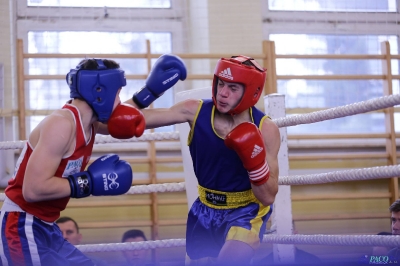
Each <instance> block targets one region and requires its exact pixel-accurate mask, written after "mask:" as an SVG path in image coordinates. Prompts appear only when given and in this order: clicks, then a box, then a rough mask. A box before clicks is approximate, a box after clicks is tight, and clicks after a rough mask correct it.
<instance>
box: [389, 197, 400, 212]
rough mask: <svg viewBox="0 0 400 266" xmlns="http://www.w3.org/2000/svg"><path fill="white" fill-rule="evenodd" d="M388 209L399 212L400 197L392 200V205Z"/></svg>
mask: <svg viewBox="0 0 400 266" xmlns="http://www.w3.org/2000/svg"><path fill="white" fill-rule="evenodd" d="M389 210H390V211H391V212H400V199H397V200H396V201H395V202H393V203H392V205H390V207H389Z"/></svg>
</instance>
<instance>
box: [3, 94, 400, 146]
mask: <svg viewBox="0 0 400 266" xmlns="http://www.w3.org/2000/svg"><path fill="white" fill-rule="evenodd" d="M399 104H400V94H395V95H389V96H383V97H379V98H376V99H372V100H368V101H363V102H358V103H353V104H348V105H344V106H339V107H334V108H330V109H326V110H322V111H317V112H312V113H309V114H301V115H293V116H287V117H282V118H278V119H274V120H273V121H274V122H275V123H276V124H277V126H278V127H288V126H295V125H300V124H311V123H315V122H321V121H324V120H329V119H334V118H340V117H345V116H350V115H355V114H361V113H366V112H370V111H375V110H379V109H383V108H388V107H392V106H395V105H399ZM151 140H179V132H161V133H145V134H143V135H142V136H141V137H140V138H130V139H123V140H121V139H115V138H113V137H111V136H96V140H95V144H104V143H122V142H138V141H151ZM25 143H26V140H25V141H5V142H0V150H8V149H22V148H23V147H24V145H25Z"/></svg>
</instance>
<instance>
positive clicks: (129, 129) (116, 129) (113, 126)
mask: <svg viewBox="0 0 400 266" xmlns="http://www.w3.org/2000/svg"><path fill="white" fill-rule="evenodd" d="M107 127H108V132H109V133H110V135H111V136H112V137H114V138H117V139H129V138H133V137H140V136H141V135H142V134H143V132H144V129H145V127H146V122H145V120H144V116H143V114H142V112H141V111H139V110H138V109H136V108H135V107H133V106H132V105H129V104H125V103H121V104H119V105H118V106H117V107H116V108H115V109H114V111H113V112H112V114H111V116H110V119H109V120H108V122H107Z"/></svg>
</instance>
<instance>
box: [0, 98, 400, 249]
mask: <svg viewBox="0 0 400 266" xmlns="http://www.w3.org/2000/svg"><path fill="white" fill-rule="evenodd" d="M399 104H400V94H396V95H390V96H383V97H380V98H376V99H372V100H368V101H364V102H358V103H354V104H349V105H345V106H339V107H335V108H330V109H327V110H323V111H317V112H312V113H309V114H302V115H293V116H289V117H282V118H278V119H274V120H273V121H274V122H275V123H276V124H277V126H278V127H288V126H295V125H300V124H310V123H315V122H320V121H324V120H330V119H334V118H340V117H345V116H350V115H355V114H360V113H366V112H370V111H375V110H379V109H384V108H388V107H392V106H395V105H399ZM151 140H179V133H178V132H166V133H165V132H163V133H146V134H143V135H142V136H141V137H140V138H131V139H125V140H119V139H114V138H112V137H110V136H96V140H95V143H96V144H101V143H118V142H119V143H122V142H138V141H151ZM25 143H26V141H15V142H11V141H6V142H0V150H6V149H22V148H23V146H24V145H25ZM395 176H400V166H399V165H395V166H382V167H372V168H363V169H355V170H345V171H334V172H330V173H323V174H312V175H302V176H299V175H297V176H283V177H279V184H280V185H304V184H321V183H330V182H339V181H352V180H367V179H377V178H390V177H395ZM184 190H185V183H184V182H181V183H170V184H151V185H140V186H132V188H131V189H130V190H129V191H128V192H127V193H126V194H142V193H151V192H174V191H184ZM4 198H5V194H4V193H0V200H1V201H4ZM263 242H266V243H276V244H310V245H340V246H392V247H394V246H400V237H396V236H391V237H390V236H378V235H361V236H360V235H359V236H357V235H350V236H348V235H264V237H263ZM184 245H186V240H185V239H170V240H156V241H145V242H136V243H114V244H91V245H78V246H77V247H78V249H80V250H81V251H82V252H103V251H122V250H135V249H154V248H159V247H178V246H184Z"/></svg>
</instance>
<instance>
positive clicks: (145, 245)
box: [77, 235, 400, 252]
mask: <svg viewBox="0 0 400 266" xmlns="http://www.w3.org/2000/svg"><path fill="white" fill-rule="evenodd" d="M262 242H263V243H273V244H303V245H326V246H387V247H398V246H400V237H398V236H379V235H264V236H263V240H262ZM185 245H186V239H183V238H180V239H167V240H155V241H143V242H130V243H128V242H127V243H110V244H88V245H78V246H77V248H78V249H79V250H80V251H82V252H105V251H125V250H141V249H155V248H169V247H182V246H185Z"/></svg>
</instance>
